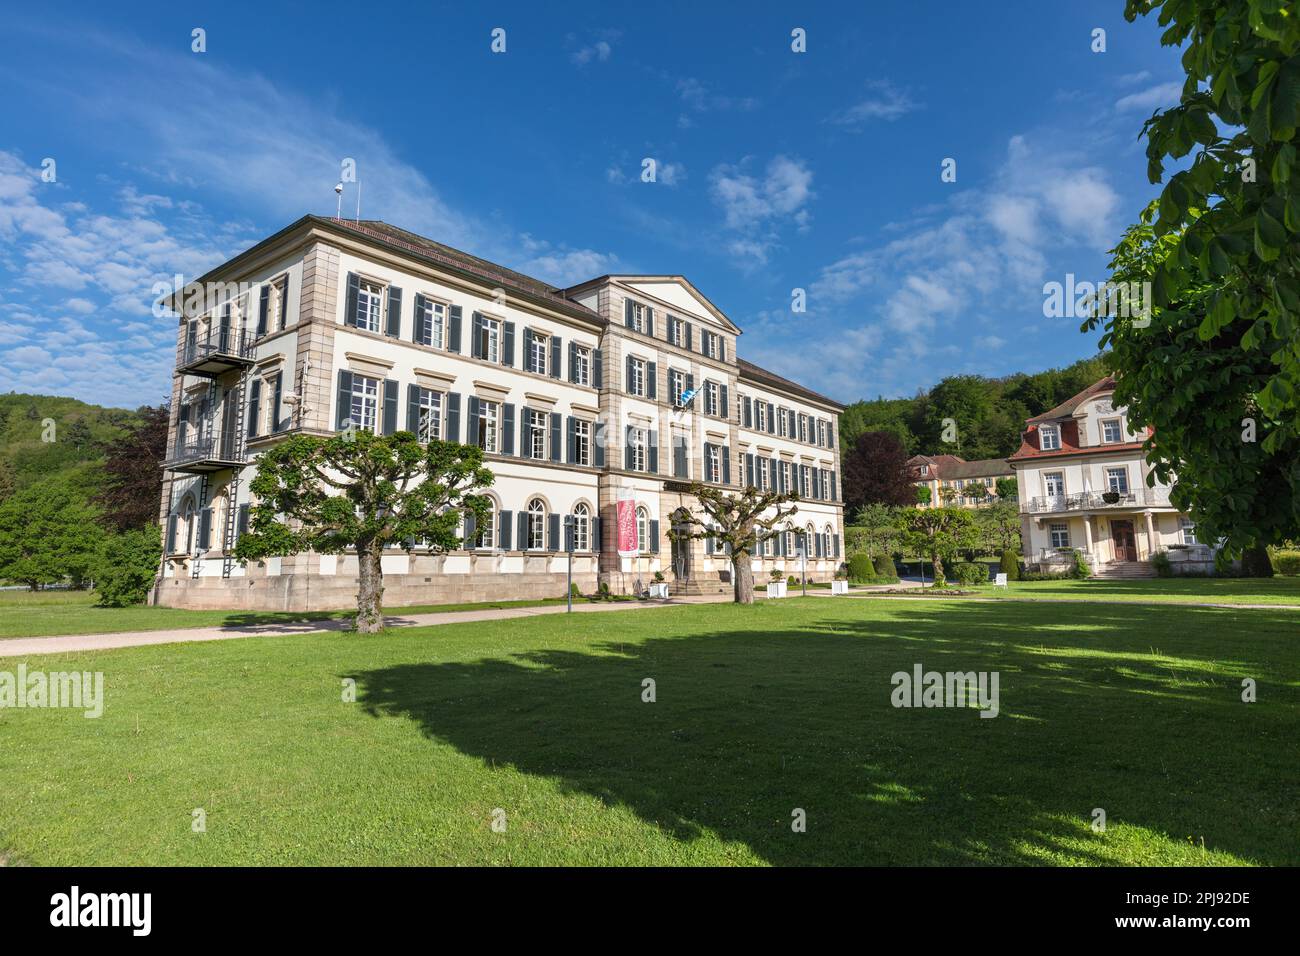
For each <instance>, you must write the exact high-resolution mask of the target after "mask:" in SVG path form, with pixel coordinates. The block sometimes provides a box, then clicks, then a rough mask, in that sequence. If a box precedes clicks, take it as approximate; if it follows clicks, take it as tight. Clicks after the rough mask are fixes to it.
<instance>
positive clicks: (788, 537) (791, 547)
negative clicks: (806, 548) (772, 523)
mask: <svg viewBox="0 0 1300 956" xmlns="http://www.w3.org/2000/svg"><path fill="white" fill-rule="evenodd" d="M784 534H785V554H786V557H789V558H793V557H794V556H795V551H796V550H797V545H796V544H795V540H794V526H793V525H791V524H790V522H788V521H787V522H786V523H785V532H784Z"/></svg>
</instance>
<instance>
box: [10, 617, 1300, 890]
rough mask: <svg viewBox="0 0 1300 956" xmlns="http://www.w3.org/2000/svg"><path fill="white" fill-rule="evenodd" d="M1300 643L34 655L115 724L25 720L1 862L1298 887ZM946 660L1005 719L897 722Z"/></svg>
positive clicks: (350, 642) (494, 642)
mask: <svg viewBox="0 0 1300 956" xmlns="http://www.w3.org/2000/svg"><path fill="white" fill-rule="evenodd" d="M1296 623H1297V621H1296V617H1295V615H1294V613H1293V612H1289V611H1282V610H1278V611H1273V610H1242V611H1234V610H1217V609H1204V608H1180V607H1168V606H1166V607H1151V606H1143V605H1139V604H1129V605H1111V606H1105V607H1100V606H1089V607H1087V608H1084V607H1078V608H1067V607H1063V606H1062V605H1060V604H1048V603H1041V604H1015V603H1001V602H995V603H988V602H970V601H966V602H962V601H944V600H936V601H934V602H929V603H922V602H917V601H896V600H891V599H869V598H863V599H858V600H832V599H827V598H807V599H801V598H795V599H790V600H787V601H782V602H779V603H775V602H774V603H772V604H770V605H769V604H762V603H760V604H758V605H755V606H753V607H749V608H742V607H735V606H730V605H699V606H683V607H673V608H664V609H661V610H658V611H655V612H654V613H647V614H621V613H615V614H609V615H606V614H584V615H576V616H574V617H572V618H570V617H566V616H561V615H556V616H553V617H544V618H531V619H520V620H509V621H499V622H493V623H491V624H490V625H482V624H477V625H476V624H458V625H447V626H443V627H438V628H422V629H415V628H412V629H402V630H398V631H394V632H390V633H389V634H387V635H385V636H382V637H376V638H359V637H356V636H353V635H346V634H337V633H330V634H310V635H300V636H283V637H268V638H263V637H258V638H248V639H243V640H238V641H223V642H215V643H202V644H173V645H162V646H154V647H142V648H131V649H124V650H116V651H103V652H98V653H84V654H61V655H57V656H54V657H45V658H41V657H34V658H30V659H28V660H27V664H28V666H29V667H42V668H47V669H59V670H68V669H74V668H76V669H88V670H100V671H102V672H103V673H104V679H105V686H106V698H107V706H106V711H105V713H104V716H103V717H102V718H100V719H98V720H87V719H85V718H84V717H82V716H81V715H80V714H79V713H73V712H69V711H66V710H33V709H27V710H0V741H3V746H0V780H2V781H3V784H2V786H3V788H4V789H3V794H4V798H3V800H0V857H3V856H5V855H7V856H8V857H9V858H10V860H11V861H12V862H18V863H32V864H146V863H159V864H281V863H291V864H481V863H489V864H590V863H610V864H873V863H879V864H945V865H963V864H980V863H988V864H1065V865H1075V864H1157V865H1159V864H1236V863H1260V864H1294V863H1296V862H1297V860H1300V799H1298V794H1297V767H1300V654H1297V650H1300V647H1298V642H1300V634H1298V632H1297V627H1296ZM18 663H19V661H17V660H11V661H9V662H5V663H4V664H0V670H3V669H14V668H16V667H17V665H18ZM915 663H921V664H922V665H924V667H925V668H926V669H936V670H940V671H948V670H976V671H980V670H990V671H997V672H998V673H999V674H1000V707H1001V714H1000V715H999V716H998V717H996V718H994V719H984V718H981V717H979V716H978V712H977V711H975V710H973V709H928V710H926V709H915V710H914V709H895V708H894V707H892V706H891V704H890V695H891V691H892V689H893V688H892V685H891V682H890V675H891V674H892V673H894V672H895V671H900V670H902V671H910V670H911V668H912V666H913V664H915ZM1243 677H1252V678H1255V679H1256V680H1257V681H1258V686H1259V702H1258V703H1254V704H1245V703H1242V702H1241V700H1240V693H1241V687H1240V685H1241V680H1242V678H1243ZM345 678H353V679H355V680H356V682H357V694H358V700H357V702H356V703H344V702H343V701H342V700H341V699H340V698H341V693H340V690H341V686H342V682H343V680H344V679H345ZM645 678H653V679H654V680H655V681H656V691H657V702H655V703H643V702H642V701H641V693H642V681H643V679H645ZM1095 807H1102V808H1104V809H1105V810H1106V812H1107V815H1108V822H1109V828H1108V829H1107V831H1106V832H1105V833H1104V834H1098V833H1094V832H1093V831H1092V830H1091V829H1090V827H1089V823H1090V822H1091V819H1092V816H1091V814H1092V811H1093V808H1095ZM195 808H203V809H204V810H205V812H206V820H207V832H206V833H202V834H196V833H193V832H191V813H192V811H193V810H194V809H195ZM496 808H501V809H504V810H505V813H506V821H507V830H506V832H504V833H497V832H493V830H492V828H491V826H490V821H491V818H492V813H493V810H494V809H496ZM795 808H803V809H804V810H806V812H807V820H808V830H807V832H806V833H793V832H791V827H790V821H791V812H792V811H793V810H794V809H795Z"/></svg>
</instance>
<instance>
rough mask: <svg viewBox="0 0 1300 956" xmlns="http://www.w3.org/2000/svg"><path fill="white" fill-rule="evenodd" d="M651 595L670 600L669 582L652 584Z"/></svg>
mask: <svg viewBox="0 0 1300 956" xmlns="http://www.w3.org/2000/svg"><path fill="white" fill-rule="evenodd" d="M650 596H651V597H652V598H661V599H662V600H665V601H666V600H668V585H667V584H652V585H650Z"/></svg>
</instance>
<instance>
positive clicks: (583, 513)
mask: <svg viewBox="0 0 1300 956" xmlns="http://www.w3.org/2000/svg"><path fill="white" fill-rule="evenodd" d="M573 550H574V551H590V550H591V509H590V508H588V507H587V506H586V505H585V504H578V505H575V506H574V509H573Z"/></svg>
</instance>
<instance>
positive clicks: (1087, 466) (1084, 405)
mask: <svg viewBox="0 0 1300 956" xmlns="http://www.w3.org/2000/svg"><path fill="white" fill-rule="evenodd" d="M1114 392H1115V379H1114V378H1113V377H1107V378H1103V379H1101V380H1100V381H1098V382H1094V383H1093V384H1092V385H1090V386H1088V387H1087V388H1086V389H1084V390H1083V391H1082V392H1080V393H1079V394H1077V395H1075V396H1073V397H1071V398H1069V399H1068V400H1066V401H1065V402H1062V403H1061V404H1060V405H1058V406H1057V407H1056V408H1053V409H1051V410H1050V411H1047V412H1044V413H1043V414H1041V415H1037V416H1035V417H1033V418H1031V419H1029V420H1028V421H1027V422H1026V427H1025V431H1024V432H1023V434H1022V436H1021V444H1020V449H1019V450H1018V451H1017V452H1016V453H1015V454H1014V455H1012V456H1011V457H1010V458H1009V459H1008V461H1009V462H1010V464H1011V467H1012V469H1013V470H1014V471H1015V475H1016V482H1017V486H1018V488H1019V495H1020V517H1021V539H1022V543H1023V549H1024V557H1025V561H1026V563H1027V564H1029V565H1030V566H1035V567H1039V568H1042V569H1044V570H1053V569H1060V568H1063V567H1064V566H1066V565H1067V564H1069V563H1070V562H1071V561H1072V560H1073V554H1074V552H1075V551H1076V550H1077V551H1079V552H1081V553H1082V554H1083V556H1084V559H1085V560H1086V561H1087V562H1088V563H1089V564H1090V565H1091V566H1092V569H1093V571H1094V573H1097V574H1098V575H1101V576H1115V577H1124V576H1150V575H1151V574H1153V573H1154V572H1153V571H1152V570H1151V567H1150V565H1149V563H1148V562H1149V561H1150V559H1151V557H1152V555H1154V554H1156V553H1158V552H1164V553H1166V554H1167V555H1168V557H1169V559H1170V561H1171V562H1172V563H1173V564H1175V565H1179V566H1180V567H1181V568H1183V569H1188V570H1191V569H1195V570H1200V571H1206V570H1209V569H1210V568H1212V567H1213V549H1212V548H1210V547H1209V546H1208V545H1206V544H1204V543H1203V542H1199V541H1197V539H1196V529H1195V527H1194V525H1193V524H1192V520H1191V518H1190V517H1189V516H1188V515H1187V514H1185V513H1184V512H1181V511H1180V510H1179V509H1178V508H1177V507H1176V506H1175V505H1173V504H1171V503H1170V500H1169V486H1168V485H1166V484H1164V483H1162V482H1160V481H1159V480H1158V479H1156V478H1155V477H1154V475H1153V472H1152V469H1151V466H1150V465H1148V464H1147V461H1146V458H1145V456H1144V454H1143V451H1142V447H1143V443H1144V442H1145V441H1146V439H1147V437H1148V433H1147V432H1145V431H1137V430H1134V429H1133V428H1132V427H1131V426H1130V424H1129V420H1128V414H1127V411H1126V409H1125V408H1124V407H1123V406H1116V405H1115V404H1114V403H1113V402H1112V398H1113V396H1114ZM1148 479H1150V483H1149V482H1148Z"/></svg>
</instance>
